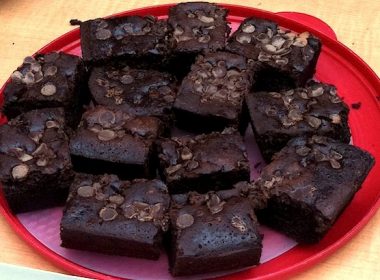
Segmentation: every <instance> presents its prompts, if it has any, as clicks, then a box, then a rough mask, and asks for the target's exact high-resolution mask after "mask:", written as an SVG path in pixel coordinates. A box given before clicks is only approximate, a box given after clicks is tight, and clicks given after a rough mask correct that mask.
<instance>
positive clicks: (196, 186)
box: [158, 128, 250, 194]
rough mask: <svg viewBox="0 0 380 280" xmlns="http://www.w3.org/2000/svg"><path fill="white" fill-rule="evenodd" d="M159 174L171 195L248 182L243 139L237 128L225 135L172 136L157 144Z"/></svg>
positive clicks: (214, 133) (226, 132)
mask: <svg viewBox="0 0 380 280" xmlns="http://www.w3.org/2000/svg"><path fill="white" fill-rule="evenodd" d="M158 149H159V156H158V157H159V160H160V173H161V175H162V177H163V178H164V180H165V182H166V184H167V185H168V188H169V192H170V193H171V194H175V193H184V192H187V191H198V192H201V193H205V192H207V191H210V190H218V189H226V188H231V186H232V184H233V183H236V182H238V181H243V180H249V176H250V170H249V164H248V159H247V154H246V150H245V146H244V143H243V138H242V137H241V135H240V134H239V133H238V132H237V131H236V130H234V129H230V128H229V129H225V130H224V131H223V132H222V133H219V132H213V133H211V134H201V135H198V136H194V137H192V136H182V137H173V138H171V139H166V140H162V141H161V143H160V144H159V145H158Z"/></svg>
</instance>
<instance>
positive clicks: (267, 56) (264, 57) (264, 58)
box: [257, 52, 272, 62]
mask: <svg viewBox="0 0 380 280" xmlns="http://www.w3.org/2000/svg"><path fill="white" fill-rule="evenodd" d="M271 58H272V56H271V55H270V54H267V53H265V52H260V53H259V56H258V57H257V59H258V60H259V61H261V62H265V61H270V60H271Z"/></svg>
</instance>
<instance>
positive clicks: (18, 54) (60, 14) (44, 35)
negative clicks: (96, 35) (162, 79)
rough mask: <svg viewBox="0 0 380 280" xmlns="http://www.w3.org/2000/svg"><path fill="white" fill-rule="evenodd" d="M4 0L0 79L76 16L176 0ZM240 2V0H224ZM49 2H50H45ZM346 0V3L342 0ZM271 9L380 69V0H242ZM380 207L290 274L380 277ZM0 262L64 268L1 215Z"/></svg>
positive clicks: (0, 12) (301, 276)
mask: <svg viewBox="0 0 380 280" xmlns="http://www.w3.org/2000/svg"><path fill="white" fill-rule="evenodd" d="M94 2H95V1H87V0H53V1H43V0H37V1H30V0H0V26H2V31H1V34H2V36H1V37H0V61H1V68H0V85H1V84H3V83H4V82H5V81H6V80H7V78H8V77H9V75H10V74H11V73H12V71H13V70H14V69H16V67H17V66H18V65H19V64H20V63H21V62H22V59H23V58H24V57H25V56H27V55H30V54H32V53H33V52H35V51H36V50H38V49H40V48H41V47H42V46H44V45H45V44H47V43H48V42H50V41H51V40H53V39H55V38H56V37H58V36H60V35H62V34H63V33H65V32H67V31H69V30H72V29H73V27H72V26H70V25H69V23H68V22H69V20H70V19H72V18H78V19H82V20H84V19H90V18H96V17H102V16H107V15H110V14H113V13H117V12H121V11H125V10H129V9H133V8H138V7H144V6H149V5H157V4H164V3H173V2H175V1H147V0H141V1H120V0H119V1H116V0H113V1H106V0H99V1H96V5H93V4H94ZM223 2H224V3H231V4H234V3H235V4H237V3H236V1H228V0H223ZM47 3H48V4H47ZM343 3H344V4H343ZM238 4H244V5H246V6H251V7H256V8H260V9H264V10H268V11H273V12H278V11H296V12H303V13H307V14H310V15H313V16H316V17H318V18H320V19H322V20H324V21H325V22H327V23H328V24H329V25H330V26H331V27H332V28H333V29H334V30H335V32H336V34H337V36H338V39H339V40H340V41H341V42H342V43H344V44H345V45H346V46H348V47H349V48H351V49H352V50H353V51H354V52H356V53H357V54H358V55H359V56H360V57H361V58H362V59H363V60H364V61H366V62H367V63H368V64H369V65H370V67H371V68H372V69H373V70H374V71H375V72H376V73H377V75H380V31H379V30H380V16H379V14H380V1H376V0H362V1H360V3H359V2H358V1H356V0H346V1H332V0H318V1H304V0H287V1H278V0H256V1H249V0H246V1H245V2H239V3H238ZM379 228H380V212H378V213H377V214H376V215H375V216H374V217H373V218H372V219H371V220H370V222H369V223H368V224H367V225H366V226H365V227H364V229H363V230H362V231H361V232H360V233H359V234H358V235H357V236H355V237H354V238H353V239H352V240H351V241H350V242H349V243H348V244H346V245H345V246H344V247H343V248H341V249H339V250H338V251H337V252H335V253H334V254H332V255H331V256H330V257H329V258H327V259H325V260H324V261H322V262H321V263H319V264H317V265H315V266H314V267H313V268H311V269H309V270H307V271H305V272H302V273H300V274H298V275H296V276H294V277H293V278H292V279H311V278H312V279H343V278H344V279H367V280H369V279H378V277H379V276H378V275H380V266H379V265H378V263H379V262H380V254H379V251H380V234H378V230H376V229H379ZM0 236H1V238H0V245H1V250H0V262H5V263H10V264H18V265H24V266H28V267H33V268H39V269H44V270H49V271H54V272H62V273H65V272H64V271H63V270H62V269H60V268H58V267H56V266H55V265H53V264H51V263H50V262H49V261H47V260H46V259H44V258H43V257H41V256H40V255H39V254H38V253H36V252H35V251H34V250H33V249H32V248H31V247H29V246H28V245H27V244H26V243H25V242H24V241H23V240H21V239H20V238H19V237H18V236H17V235H16V234H15V233H14V231H13V230H12V229H11V228H10V226H9V225H8V224H7V222H6V221H5V219H4V217H2V216H0Z"/></svg>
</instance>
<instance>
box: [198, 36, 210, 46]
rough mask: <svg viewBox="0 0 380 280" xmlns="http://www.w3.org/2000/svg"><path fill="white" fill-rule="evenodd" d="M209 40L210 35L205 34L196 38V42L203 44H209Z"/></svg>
mask: <svg viewBox="0 0 380 280" xmlns="http://www.w3.org/2000/svg"><path fill="white" fill-rule="evenodd" d="M210 40H211V37H210V35H207V34H206V35H203V36H201V37H199V38H198V42H199V43H204V44H206V43H208V42H210Z"/></svg>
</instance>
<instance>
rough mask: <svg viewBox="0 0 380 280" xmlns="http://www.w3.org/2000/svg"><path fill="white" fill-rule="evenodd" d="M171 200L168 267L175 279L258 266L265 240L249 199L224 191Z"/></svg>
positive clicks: (182, 196)
mask: <svg viewBox="0 0 380 280" xmlns="http://www.w3.org/2000/svg"><path fill="white" fill-rule="evenodd" d="M172 198H173V200H172V206H171V208H170V221H171V248H170V252H169V263H170V271H171V273H172V274H173V275H174V276H181V275H191V274H199V273H209V272H215V271H222V270H232V269H241V268H245V267H248V266H252V265H256V264H258V263H259V261H260V256H261V250H262V243H261V242H262V236H261V234H260V233H259V230H258V223H257V219H256V216H255V214H254V212H253V210H252V208H251V205H250V203H249V201H248V199H246V198H243V197H240V196H239V195H231V193H230V192H225V191H224V192H223V191H221V192H216V193H215V192H210V193H207V194H203V195H202V194H197V193H195V192H190V193H189V194H185V195H174V196H172Z"/></svg>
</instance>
